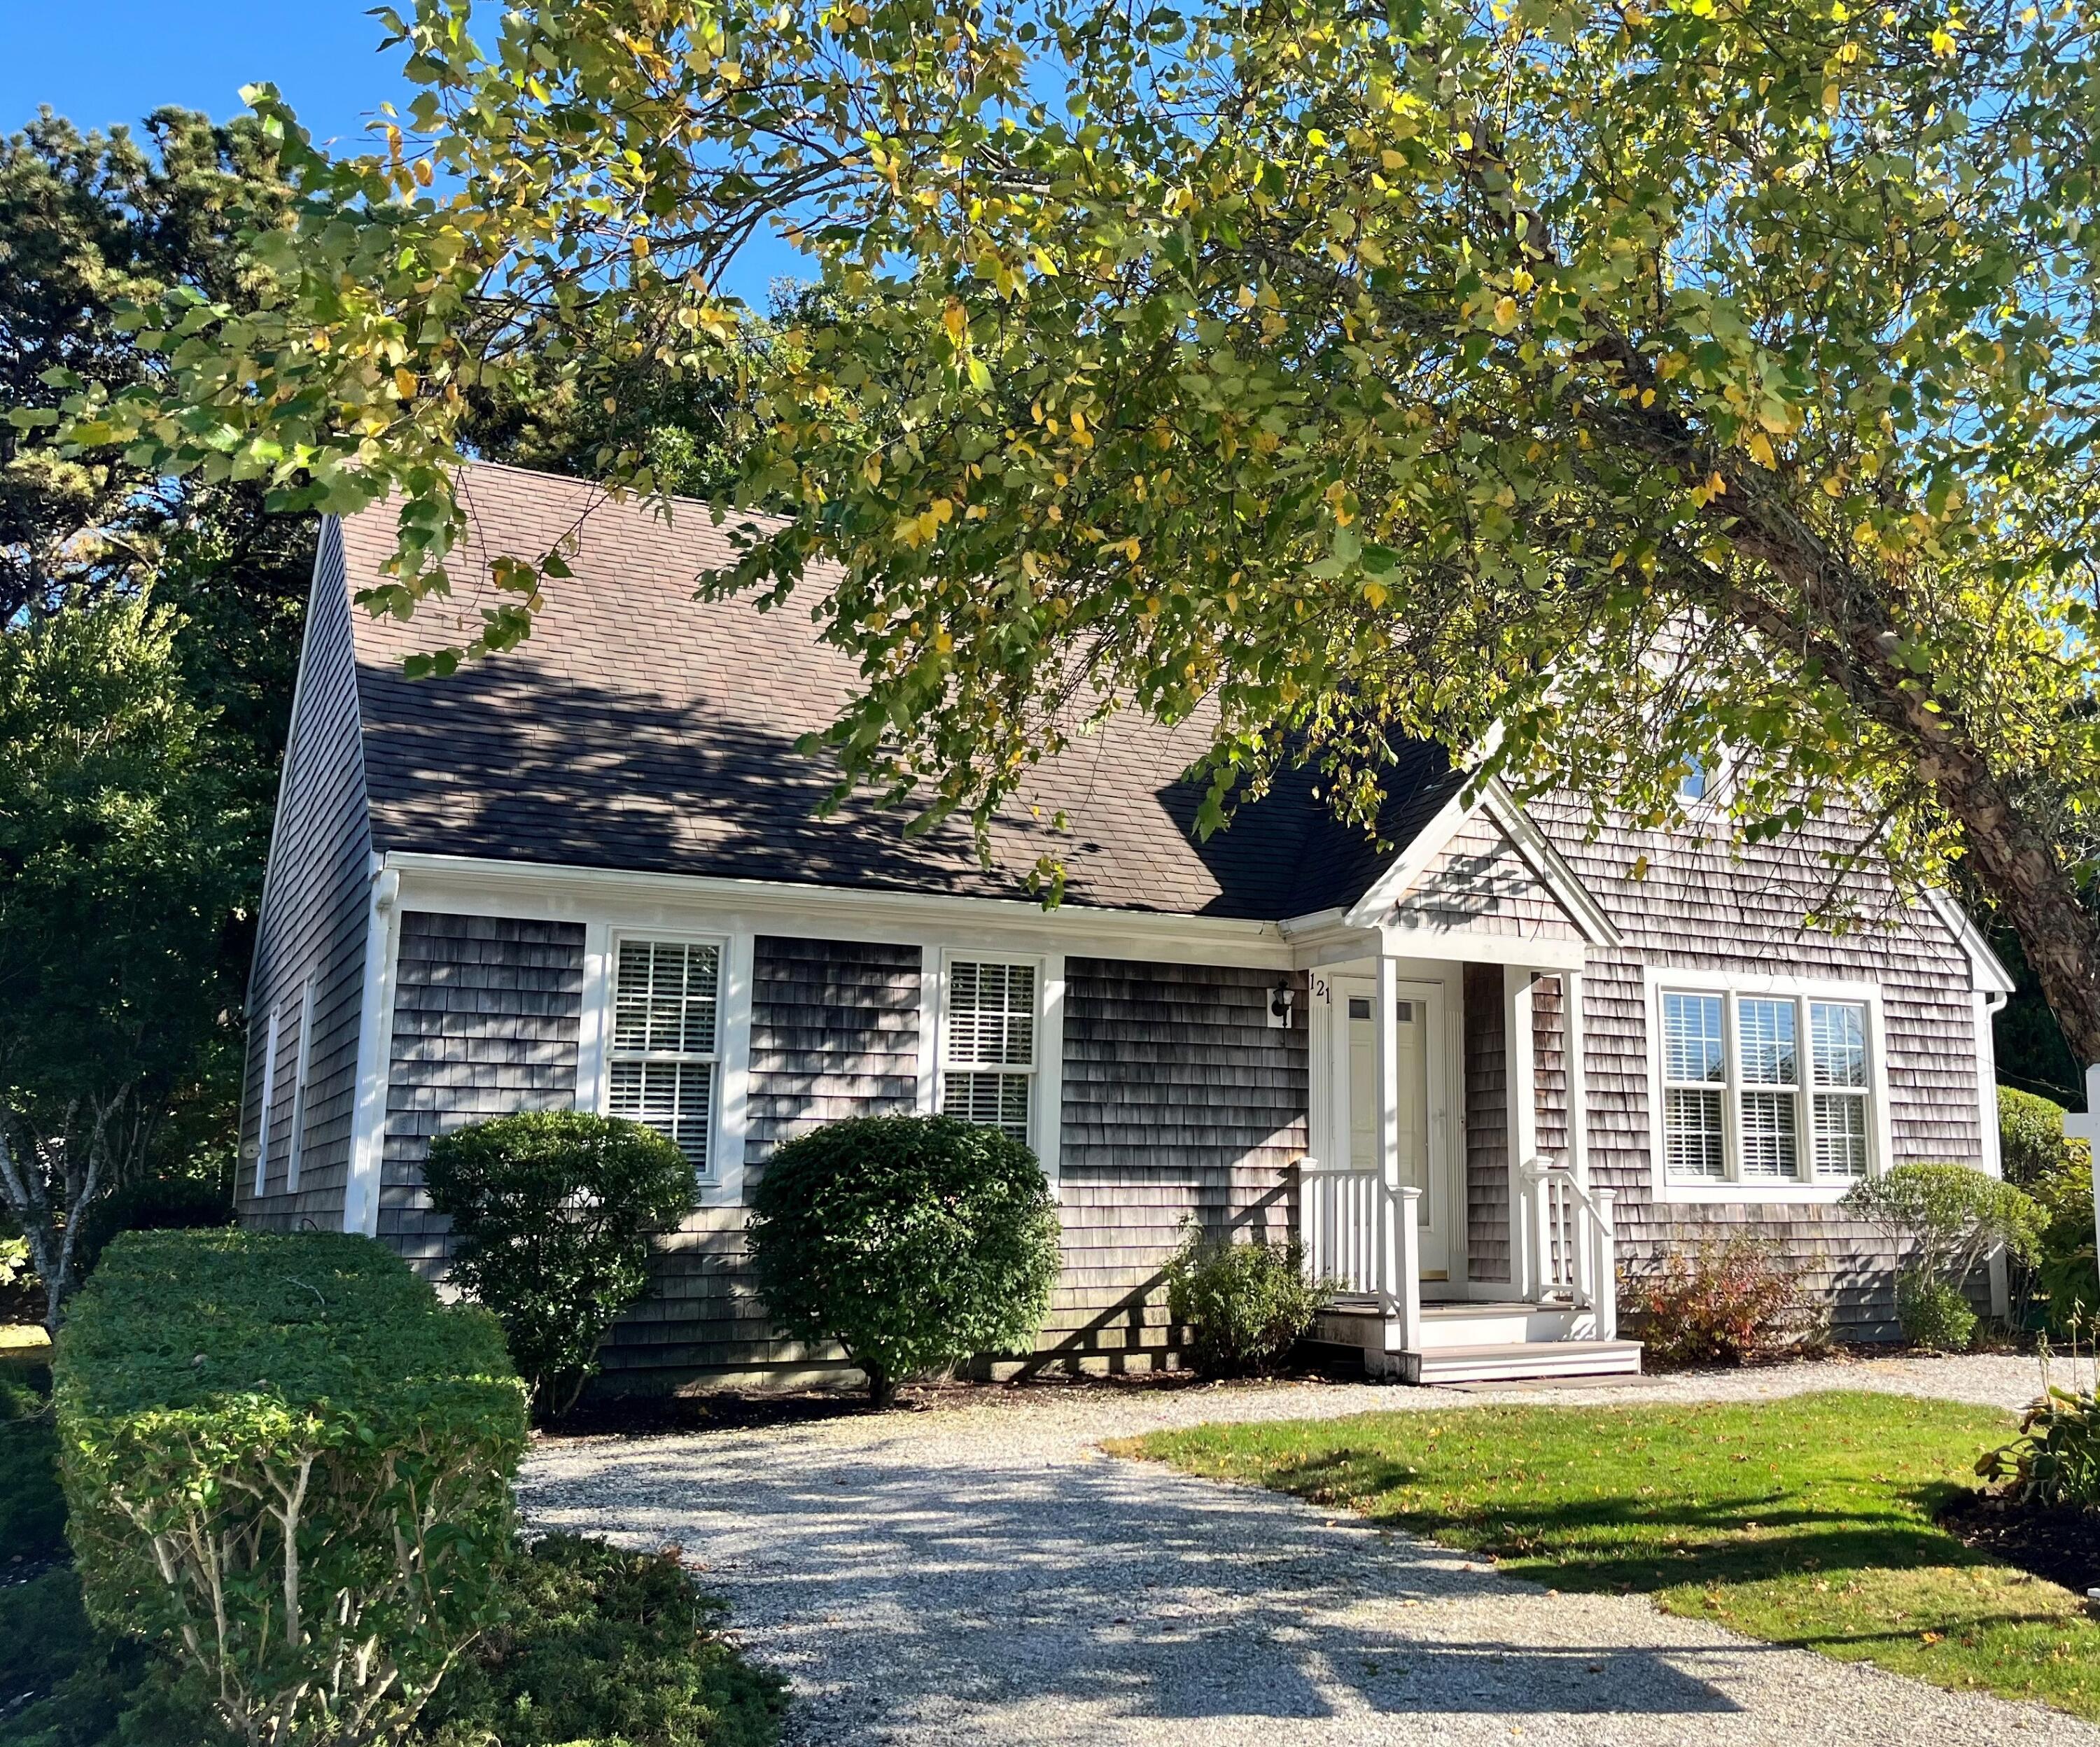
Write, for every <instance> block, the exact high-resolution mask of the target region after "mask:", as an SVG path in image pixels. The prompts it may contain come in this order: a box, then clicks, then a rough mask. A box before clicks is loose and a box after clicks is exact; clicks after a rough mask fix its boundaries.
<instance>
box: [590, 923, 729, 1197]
mask: <svg viewBox="0 0 2100 1747" xmlns="http://www.w3.org/2000/svg"><path fill="white" fill-rule="evenodd" d="M720 1034H721V947H720V946H717V945H713V944H711V943H705V942H690V941H673V940H623V941H621V942H620V943H619V947H618V951H617V952H616V953H615V962H614V966H613V978H612V1047H611V1050H610V1052H608V1057H607V1074H606V1078H607V1087H608V1091H607V1099H606V1109H607V1111H608V1112H609V1113H610V1114H612V1115H614V1116H624V1117H626V1118H629V1120H631V1121H633V1122H638V1123H646V1124H647V1125H648V1126H649V1127H651V1128H654V1129H655V1130H657V1131H658V1132H660V1133H661V1134H664V1135H668V1136H669V1137H670V1138H671V1139H672V1140H673V1141H674V1142H676V1143H677V1148H678V1150H679V1151H680V1152H682V1153H683V1154H685V1155H686V1160H687V1162H689V1163H690V1164H691V1166H692V1167H693V1170H694V1171H695V1173H696V1174H698V1175H699V1176H706V1175H707V1173H708V1169H709V1167H710V1163H711V1160H710V1156H709V1155H710V1152H711V1145H712V1136H713V1134H714V1110H715V1096H716V1084H717V1080H718V1079H719V1078H720V1074H721V1054H720Z"/></svg>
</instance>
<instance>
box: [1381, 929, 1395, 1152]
mask: <svg viewBox="0 0 2100 1747" xmlns="http://www.w3.org/2000/svg"><path fill="white" fill-rule="evenodd" d="M1378 1118H1379V1179H1380V1180H1382V1181H1383V1183H1384V1185H1385V1186H1386V1187H1387V1189H1397V1188H1399V1187H1400V966H1399V965H1398V964H1396V962H1395V961H1394V960H1392V959H1388V958H1387V957H1385V956H1384V955H1383V954H1381V955H1379V961H1378Z"/></svg>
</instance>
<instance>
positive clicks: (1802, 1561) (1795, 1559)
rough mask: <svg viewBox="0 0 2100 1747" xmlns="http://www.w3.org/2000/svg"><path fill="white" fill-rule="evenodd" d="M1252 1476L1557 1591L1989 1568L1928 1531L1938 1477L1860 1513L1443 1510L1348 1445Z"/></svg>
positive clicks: (1708, 1502)
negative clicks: (1526, 1570) (1530, 1572)
mask: <svg viewBox="0 0 2100 1747" xmlns="http://www.w3.org/2000/svg"><path fill="white" fill-rule="evenodd" d="M1261 1477H1262V1480H1263V1483H1264V1485H1268V1486H1271V1487H1273V1488H1275V1489H1277V1490H1279V1491H1283V1492H1289V1493H1295V1494H1296V1495H1298V1496H1299V1497H1300V1498H1307V1499H1309V1500H1311V1501H1312V1502H1316V1503H1320V1504H1328V1505H1336V1506H1347V1507H1349V1508H1351V1509H1353V1510H1357V1511H1362V1512H1364V1513H1365V1515H1368V1516H1369V1517H1370V1519H1371V1520H1374V1521H1375V1522H1378V1523H1380V1524H1387V1525H1389V1526H1391V1527H1393V1528H1396V1529H1404V1530H1405V1531H1406V1532H1407V1533H1410V1534H1415V1535H1420V1536H1423V1537H1425V1538H1427V1539H1430V1540H1433V1541H1436V1542H1440V1543H1442V1544H1443V1545H1445V1546H1453V1547H1458V1548H1462V1549H1465V1550H1467V1551H1473V1552H1477V1553H1481V1554H1485V1555H1488V1556H1489V1557H1491V1558H1493V1559H1494V1560H1498V1562H1502V1561H1507V1562H1511V1563H1512V1564H1515V1565H1516V1566H1518V1567H1520V1568H1521V1567H1524V1566H1529V1567H1532V1568H1535V1570H1536V1572H1537V1573H1538V1574H1542V1575H1546V1576H1549V1577H1550V1581H1551V1582H1553V1583H1554V1584H1555V1586H1557V1587H1559V1588H1561V1589H1568V1590H1588V1591H1592V1592H1596V1591H1603V1592H1610V1593H1616V1592H1619V1591H1623V1590H1653V1589H1657V1588H1670V1587H1674V1586H1678V1585H1681V1584H1682V1585H1714V1584H1729V1585H1736V1584H1752V1583H1762V1582H1771V1581H1773V1580H1776V1579H1780V1578H1787V1577H1800V1576H1802V1574H1803V1573H1816V1574H1818V1575H1820V1576H1821V1577H1825V1578H1827V1579H1828V1580H1829V1581H1830V1582H1833V1583H1835V1582H1842V1580H1843V1579H1844V1578H1845V1577H1846V1576H1847V1575H1848V1574H1850V1573H1857V1572H1865V1571H1877V1572H1888V1571H1914V1570H1925V1569H1930V1568H1945V1567H1949V1566H1952V1567H1974V1566H1978V1565H1988V1564H1997V1563H1999V1561H1996V1560H1992V1558H1991V1557H1990V1556H1989V1555H1987V1554H1984V1553H1982V1552H1979V1551H1974V1550H1973V1549H1971V1548H1970V1547H1967V1546H1963V1545H1962V1543H1961V1542H1960V1541H1958V1540H1957V1539H1956V1538H1955V1537H1953V1536H1952V1535H1950V1534H1948V1533H1945V1532H1944V1531H1943V1530H1941V1529H1938V1528H1935V1526H1934V1525H1933V1520H1934V1518H1935V1516H1937V1515H1938V1514H1939V1512H1940V1511H1942V1510H1943V1509H1944V1508H1945V1507H1946V1506H1947V1505H1948V1502H1951V1501H1952V1499H1953V1498H1956V1497H1957V1496H1958V1495H1959V1494H1960V1493H1961V1491H1962V1489H1961V1488H1960V1487H1958V1486H1956V1485H1953V1484H1952V1483H1950V1482H1939V1481H1935V1482H1931V1483H1929V1484H1926V1485H1919V1486H1912V1487H1906V1488H1904V1489H1900V1490H1899V1491H1895V1492H1893V1493H1890V1495H1889V1497H1888V1501H1887V1507H1886V1509H1885V1510H1884V1511H1883V1512H1882V1513H1881V1514H1878V1515H1865V1516H1863V1515H1861V1513H1860V1511H1858V1510H1857V1509H1856V1508H1854V1509H1848V1510H1844V1511H1839V1510H1828V1509H1822V1508H1819V1507H1815V1506H1814V1505H1813V1504H1804V1503H1803V1502H1802V1500H1801V1495H1800V1493H1798V1491H1795V1490H1793V1489H1772V1490H1769V1491H1762V1492H1754V1493H1735V1494H1733V1495H1732V1496H1728V1497H1723V1498H1692V1499H1682V1498H1668V1499H1654V1498H1642V1497H1639V1496H1638V1495H1635V1494H1629V1493H1615V1494H1608V1495H1606V1496H1604V1497H1602V1498H1596V1497H1590V1498H1582V1497H1576V1496H1573V1495H1568V1496H1563V1497H1559V1498H1551V1499H1538V1500H1532V1499H1507V1498H1503V1499H1493V1500H1488V1501H1485V1502H1480V1503H1479V1504H1477V1505H1473V1506H1469V1507H1461V1508H1457V1509H1454V1508H1451V1507H1440V1506H1437V1505H1435V1504H1432V1503H1429V1502H1424V1501H1422V1500H1421V1498H1420V1494H1421V1493H1422V1492H1423V1490H1424V1489H1431V1490H1434V1489H1436V1488H1438V1487H1439V1485H1440V1484H1443V1482H1442V1479H1441V1476H1438V1475H1437V1474H1436V1473H1435V1472H1434V1471H1432V1470H1431V1469H1428V1468H1425V1467H1422V1466H1420V1465H1418V1464H1416V1463H1413V1462H1405V1461H1400V1460H1396V1459H1395V1458H1392V1457H1391V1456H1388V1455H1385V1454H1381V1453H1379V1452H1378V1451H1376V1450H1375V1449H1365V1448H1355V1447H1349V1446H1343V1447H1342V1448H1339V1449H1330V1450H1326V1451H1324V1452H1322V1453H1321V1454H1320V1455H1319V1456H1317V1457H1316V1458H1310V1459H1308V1460H1304V1461H1300V1462H1287V1463H1280V1464H1277V1465H1276V1466H1274V1467H1268V1468H1266V1469H1264V1472H1263V1474H1262V1476H1261ZM1410 1493H1414V1494H1415V1497H1414V1498H1410V1497H1409V1496H1408V1495H1409V1494H1410ZM1801 1641H1803V1642H1806V1641H1807V1640H1806V1639H1804V1640H1801Z"/></svg>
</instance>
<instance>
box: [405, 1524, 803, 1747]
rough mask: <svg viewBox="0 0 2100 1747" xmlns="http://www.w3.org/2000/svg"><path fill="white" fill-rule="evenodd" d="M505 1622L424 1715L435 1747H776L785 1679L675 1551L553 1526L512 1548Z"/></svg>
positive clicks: (506, 1580) (424, 1726)
mask: <svg viewBox="0 0 2100 1747" xmlns="http://www.w3.org/2000/svg"><path fill="white" fill-rule="evenodd" d="M504 1588H505V1621H504V1623H503V1624H502V1625H501V1626H498V1627H497V1628H496V1630H494V1631H493V1632H492V1633H491V1634H490V1635H488V1637H487V1639H486V1640H485V1641H484V1642H483V1643H481V1644H480V1645H479V1646H478V1647H477V1648H476V1649H475V1652H474V1655H473V1657H471V1658H470V1660H469V1661H467V1663H466V1664H465V1665H464V1666H462V1667H461V1670H459V1672H458V1673H457V1674H455V1675H454V1676H453V1677H452V1679H449V1680H448V1681H447V1682H446V1683H445V1684H444V1687H443V1689H442V1690H441V1691H440V1692H439V1695H438V1696H437V1698H436V1700H435V1702H434V1703H433V1705H432V1706H431V1708H430V1711H429V1712H428V1713H427V1714H426V1716H425V1718H424V1719H423V1723H422V1725H421V1728H422V1732H423V1733H424V1735H425V1736H426V1737H427V1738H428V1739H429V1740H430V1741H431V1742H432V1743H433V1747H565V1744H583V1743H587V1742H604V1743H607V1744H611V1743H615V1742H629V1743H633V1744H636V1747H641V1744H645V1743H646V1744H648V1747H772V1743H773V1742H774V1741H775V1740H778V1739H779V1732H780V1718H781V1715H782V1713H783V1710H785V1708H786V1703H787V1688H786V1684H785V1683H784V1682H783V1681H782V1680H781V1679H779V1676H777V1675H775V1674H771V1673H769V1672H767V1671H766V1670H763V1669H758V1668H754V1667H752V1665H750V1664H749V1663H748V1662H746V1661H744V1660H743V1658H742V1657H739V1655H738V1654H737V1652H736V1651H735V1648H732V1647H731V1646H730V1644H728V1643H725V1642H724V1641H723V1639H721V1636H720V1634H719V1627H720V1625H721V1617H722V1614H723V1612H724V1611H725V1608H724V1604H722V1603H721V1602H720V1601H718V1600H717V1599H715V1598H714V1597H712V1596H710V1595H703V1594H702V1593H701V1592H700V1591H699V1590H697V1589H695V1587H694V1586H693V1582H692V1580H691V1578H690V1577H688V1576H687V1575H686V1573H685V1571H684V1569H683V1568H682V1566H681V1565H680V1564H679V1561H678V1555H677V1549H675V1548H668V1549H666V1550H665V1551H663V1552H661V1553H630V1552H628V1551H625V1550H624V1549H623V1548H620V1547H615V1546H608V1545H607V1543H606V1542H602V1541H595V1540H587V1539H585V1538H582V1537H578V1536H575V1535H549V1536H547V1537H545V1539H543V1540H540V1541H538V1542H535V1543H534V1544H533V1546H532V1549H531V1550H530V1551H528V1552H521V1553H520V1555H518V1557H517V1558H515V1559H514V1560H512V1562H511V1564H510V1568H509V1570H508V1571H507V1572H506V1573H505V1577H504Z"/></svg>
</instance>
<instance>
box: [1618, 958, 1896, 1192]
mask: <svg viewBox="0 0 2100 1747" xmlns="http://www.w3.org/2000/svg"><path fill="white" fill-rule="evenodd" d="M1641 984H1642V990H1641V992H1642V1008H1643V1017H1644V1021H1645V1023H1646V1025H1647V1027H1648V1039H1647V1048H1646V1050H1645V1052H1644V1053H1643V1065H1644V1069H1645V1071H1646V1073H1647V1075H1648V1172H1649V1176H1648V1181H1649V1194H1650V1196H1651V1198H1652V1199H1653V1201H1654V1202H1656V1203H1657V1205H1661V1204H1664V1203H1668V1202H1681V1203H1687V1204H1696V1203H1709V1204H1710V1203H1717V1202H1718V1203H1729V1204H1740V1205H1762V1204H1764V1203H1767V1202H1770V1203H1772V1204H1775V1205H1784V1204H1787V1203H1812V1202H1835V1201H1838V1200H1841V1199H1842V1198H1843V1197H1844V1196H1845V1194H1846V1192H1847V1191H1849V1190H1850V1189H1851V1187H1852V1181H1851V1180H1850V1179H1847V1180H1841V1181H1824V1182H1818V1181H1814V1180H1807V1179H1795V1180H1789V1179H1784V1178H1781V1179H1776V1180H1770V1181H1762V1180H1758V1179H1755V1178H1752V1179H1749V1180H1744V1179H1740V1178H1736V1177H1730V1178H1727V1179H1726V1180H1721V1181H1701V1182H1695V1183H1679V1182H1673V1181H1672V1180H1670V1170H1669V1162H1668V1158H1667V1155H1666V1149H1665V1133H1664V1114H1665V1113H1664V1105H1665V1102H1666V1101H1665V1098H1664V1096H1663V1074H1662V995H1663V992H1664V990H1665V989H1667V990H1683V991H1686V992H1688V993H1692V994H1701V995H1723V996H1727V997H1734V996H1737V995H1781V996H1787V997H1790V998H1792V999H1796V1000H1817V1001H1849V1002H1854V1003H1856V1004H1859V1005H1860V1007H1862V1008H1864V1009H1865V1012H1866V1021H1867V1073H1868V1085H1867V1101H1868V1124H1867V1154H1868V1157H1867V1174H1868V1176H1879V1175H1880V1174H1881V1173H1882V1171H1886V1170H1887V1169H1889V1167H1890V1166H1891V1165H1893V1164H1895V1163H1896V1162H1898V1161H1897V1159H1896V1157H1895V1140H1894V1137H1893V1132H1892V1129H1891V1125H1890V1111H1889V1061H1888V1026H1887V1023H1886V1020H1885V1018H1884V1017H1883V1015H1882V990H1881V985H1880V984H1878V983H1872V982H1843V981H1838V980H1833V979H1829V978H1824V977H1795V976H1762V975H1749V974H1745V973H1740V972H1733V971H1716V970H1703V969H1690V970H1682V969H1677V968H1673V967H1671V966H1669V965H1657V964H1648V965H1644V966H1643V967H1642V970H1641ZM1723 1026H1725V1027H1726V1036H1727V1058H1726V1059H1727V1062H1728V1064H1729V1068H1728V1079H1727V1084H1726V1087H1725V1088H1724V1090H1723V1098H1722V1107H1723V1110H1722V1122H1723V1133H1724V1135H1725V1136H1726V1138H1725V1140H1724V1142H1723V1145H1724V1147H1725V1149H1726V1152H1725V1156H1726V1157H1727V1159H1728V1161H1729V1162H1730V1164H1731V1166H1732V1165H1733V1162H1734V1159H1735V1155H1736V1149H1737V1148H1738V1147H1739V1146H1740V1145H1741V1141H1740V1132H1739V1127H1738V1123H1739V1117H1738V1114H1737V1103H1736V1093H1737V1086H1736V1077H1735V1075H1736V1069H1735V1061H1736V1034H1735V1026H1736V1013H1735V1002H1734V1000H1733V999H1729V1000H1728V1002H1727V1007H1726V1008H1725V1010H1724V1017H1723ZM1811 1090H1812V1088H1811V1087H1806V1086H1804V1087H1801V1088H1800V1091H1801V1092H1803V1093H1807V1092H1810V1091H1811ZM1795 1145H1796V1148H1797V1156H1798V1158H1800V1160H1801V1161H1802V1162H1803V1164H1804V1165H1806V1166H1807V1167H1809V1168H1811V1169H1812V1168H1813V1160H1814V1149H1815V1141H1814V1136H1813V1134H1812V1132H1806V1131H1804V1132H1798V1133H1797V1134H1796V1136H1795Z"/></svg>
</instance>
